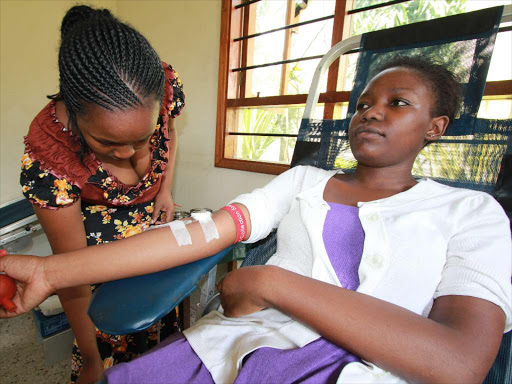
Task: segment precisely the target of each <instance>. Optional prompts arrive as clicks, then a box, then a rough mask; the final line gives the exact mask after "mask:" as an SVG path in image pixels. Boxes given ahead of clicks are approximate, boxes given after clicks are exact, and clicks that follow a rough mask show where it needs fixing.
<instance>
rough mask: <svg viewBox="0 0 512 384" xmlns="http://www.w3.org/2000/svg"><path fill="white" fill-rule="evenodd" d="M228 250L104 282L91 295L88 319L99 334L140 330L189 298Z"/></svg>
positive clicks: (120, 333) (126, 332)
mask: <svg viewBox="0 0 512 384" xmlns="http://www.w3.org/2000/svg"><path fill="white" fill-rule="evenodd" d="M231 248H232V247H229V248H226V249H224V250H223V251H221V252H219V253H217V254H215V255H213V256H210V257H208V258H206V259H202V260H198V261H195V262H193V263H190V264H186V265H181V266H179V267H176V268H171V269H168V270H166V271H161V272H156V273H151V274H149V275H142V276H136V277H130V278H127V279H121V280H116V281H111V282H108V283H105V284H103V285H101V286H100V287H99V288H98V289H97V290H96V291H95V292H94V294H93V296H92V299H91V303H90V305H89V309H88V314H89V317H90V318H91V320H92V322H93V323H94V324H95V325H96V327H98V329H99V330H100V331H102V332H106V333H109V334H111V335H125V334H129V333H134V332H138V331H142V330H144V329H146V328H148V327H150V326H151V325H152V324H154V323H155V322H156V321H158V320H160V319H161V318H162V317H163V316H165V315H166V314H167V313H169V312H170V311H171V310H172V309H173V308H175V307H176V306H177V305H178V304H179V303H180V302H181V301H182V300H183V299H185V298H186V297H187V296H188V295H190V294H191V293H192V292H193V291H194V290H195V288H196V285H197V283H198V281H199V280H200V279H201V277H202V276H203V275H205V274H206V273H208V271H209V270H210V269H211V268H213V267H214V266H215V265H217V263H218V262H219V261H221V260H222V259H223V258H224V257H225V256H226V254H227V253H228V252H229V251H230V250H231Z"/></svg>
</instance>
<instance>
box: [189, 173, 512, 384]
mask: <svg viewBox="0 0 512 384" xmlns="http://www.w3.org/2000/svg"><path fill="white" fill-rule="evenodd" d="M335 174H336V171H324V170H321V169H318V168H313V167H295V168H293V169H291V170H289V171H287V172H285V173H283V174H281V175H280V176H278V177H276V178H275V179H274V180H273V181H272V182H270V183H269V184H268V185H267V186H265V187H264V188H261V189H256V190H255V191H253V192H252V193H249V194H244V195H241V196H239V197H237V198H236V199H235V200H233V201H235V202H239V203H242V204H244V205H245V206H246V207H247V208H248V210H249V212H250V218H251V228H252V230H251V237H250V238H249V239H248V240H247V242H249V243H251V242H255V241H258V240H260V239H262V238H264V237H266V236H267V235H268V234H269V233H270V231H271V230H272V229H273V228H276V227H279V229H278V249H277V252H276V254H275V255H274V256H272V258H271V259H270V260H269V262H268V263H267V264H274V265H278V266H280V267H283V268H286V269H289V270H292V271H294V272H297V273H300V274H302V275H305V276H310V277H313V278H315V279H318V280H322V281H325V282H328V283H331V284H334V285H338V286H341V284H340V282H339V280H338V278H337V276H336V273H335V272H334V269H333V267H332V265H331V263H330V261H329V257H328V256H327V252H326V250H325V246H324V243H323V237H322V232H323V228H324V221H325V217H326V214H327V211H328V210H329V205H328V204H327V203H326V202H325V201H324V199H323V193H324V189H325V185H326V184H327V181H328V180H329V179H330V178H331V177H332V176H334V175H335ZM358 207H359V219H360V221H361V224H362V227H363V230H364V233H365V240H364V247H363V255H362V258H361V263H360V267H359V279H360V285H359V287H358V289H357V291H358V292H362V293H365V294H368V295H371V296H373V297H376V298H379V299H382V300H385V301H388V302H390V303H393V304H396V305H399V306H402V307H404V308H406V309H408V310H410V311H412V312H415V313H417V314H419V315H423V316H428V314H429V312H430V309H431V307H432V304H433V301H434V299H436V298H437V297H439V296H446V295H465V296H472V297H477V298H481V299H485V300H488V301H490V302H493V303H495V304H496V305H498V306H500V307H501V308H502V309H503V311H504V313H505V316H506V326H505V330H504V331H505V332H506V331H509V330H510V329H511V328H512V304H511V302H512V285H511V275H512V271H511V261H512V257H511V255H512V252H511V235H510V227H509V220H508V218H507V217H506V215H505V213H504V212H503V209H502V208H501V207H500V206H499V204H498V203H497V202H496V201H495V200H494V199H493V198H492V197H491V196H490V195H488V194H485V193H482V192H476V191H471V190H466V189H459V188H453V187H449V186H445V185H442V184H439V183H436V182H434V181H432V180H428V179H424V180H420V182H419V183H418V184H417V185H415V186H414V187H412V188H411V189H409V190H407V191H405V192H402V193H399V194H396V195H394V196H391V197H388V198H384V199H380V200H376V201H372V202H365V203H358ZM397 331H398V330H397ZM185 336H186V337H187V339H188V340H189V342H190V344H191V346H192V348H193V349H194V351H195V352H196V353H197V354H198V356H199V357H200V358H201V360H202V361H203V362H204V363H205V365H206V367H207V368H208V369H209V370H210V373H212V376H213V378H214V380H215V382H217V383H227V382H232V381H233V380H234V378H235V377H236V374H237V370H238V369H239V367H240V364H241V361H242V359H243V357H244V356H245V355H246V354H248V353H250V352H252V351H253V350H255V349H257V348H260V347H263V346H268V347H274V348H282V349H287V348H296V347H302V346H304V345H306V344H308V343H310V342H311V341H313V340H315V339H317V338H318V337H319V335H318V334H317V333H316V332H314V331H313V330H311V329H310V328H309V327H307V326H304V325H302V324H300V323H298V322H296V321H294V320H292V319H290V318H289V317H287V316H286V315H283V314H281V313H280V312H279V311H276V310H273V309H267V310H264V311H262V312H259V313H256V314H252V315H250V316H245V317H243V318H241V319H231V318H226V317H224V316H223V315H222V314H221V313H219V312H212V313H210V314H209V315H208V316H206V317H205V318H203V319H201V321H199V322H198V323H196V324H195V325H194V327H192V328H190V329H189V330H187V331H185ZM400 381H401V379H399V378H398V377H396V376H394V375H392V374H391V373H389V372H385V371H383V370H381V369H380V368H378V367H376V366H374V365H372V364H370V366H366V365H364V364H361V363H350V364H348V365H347V366H346V367H345V368H344V369H343V370H342V372H341V375H340V378H339V382H340V383H343V382H350V383H354V382H360V383H370V382H400Z"/></svg>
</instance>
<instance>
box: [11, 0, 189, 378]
mask: <svg viewBox="0 0 512 384" xmlns="http://www.w3.org/2000/svg"><path fill="white" fill-rule="evenodd" d="M59 74H60V90H59V92H58V93H57V94H56V95H53V96H50V97H49V98H50V99H51V101H50V103H49V104H48V105H47V106H46V107H44V108H43V110H42V111H41V112H40V113H39V114H38V115H37V116H36V117H35V119H34V121H33V122H32V124H31V126H30V130H29V133H28V135H27V136H26V138H25V145H26V149H25V154H24V156H23V159H22V172H21V180H20V182H21V185H22V187H23V193H24V195H25V196H26V198H27V199H29V200H30V201H31V202H32V203H33V205H34V209H35V212H36V215H37V217H38V219H39V221H40V222H41V224H42V226H43V229H44V231H45V232H46V235H47V237H48V240H49V242H50V245H51V247H52V250H53V252H54V253H62V252H67V251H72V250H75V249H79V248H83V247H86V246H90V245H96V244H101V243H108V242H111V241H114V240H117V239H123V238H126V237H130V236H132V235H135V234H138V233H141V232H143V231H144V230H145V229H147V228H148V227H149V226H150V225H151V224H152V223H159V222H168V221H170V220H172V218H173V216H174V202H173V199H172V196H171V186H172V176H173V170H174V162H175V153H176V139H177V135H176V131H175V129H174V118H175V117H176V116H178V115H179V114H180V112H181V109H182V108H183V106H184V94H183V86H182V83H181V81H180V79H179V78H178V74H177V73H176V71H174V69H173V68H172V67H171V66H170V65H167V64H165V63H163V62H161V60H160V58H159V57H158V54H157V53H156V52H155V51H154V49H153V48H152V47H151V45H150V44H149V43H148V41H147V40H146V39H145V38H144V37H143V36H142V35H141V34H140V33H139V32H137V31H136V30H135V29H133V28H132V27H130V26H129V25H127V24H125V23H122V22H121V21H119V20H118V19H117V18H115V17H114V16H113V15H112V14H111V13H110V12H109V11H108V10H106V9H94V8H90V7H88V6H83V5H82V6H75V7H73V8H71V9H70V10H69V11H68V12H67V13H66V15H65V16H64V19H63V21H62V26H61V46H60V50H59ZM58 295H59V297H60V300H61V302H62V305H63V307H64V309H65V311H66V314H67V317H68V319H69V322H70V324H71V326H72V329H73V331H74V333H75V336H76V340H75V343H74V347H73V357H72V377H71V382H75V381H77V380H78V382H79V383H89V382H95V381H97V380H98V379H99V378H101V377H102V375H103V369H104V368H107V367H109V366H111V365H113V364H116V363H118V362H127V361H130V360H131V359H132V358H133V357H135V356H137V355H139V354H140V353H141V352H144V351H145V350H146V349H147V348H148V347H151V346H154V345H156V344H157V343H158V341H159V339H163V338H164V337H166V336H167V335H169V334H171V333H173V332H174V331H176V330H178V329H179V314H178V310H177V309H176V310H175V311H171V313H170V314H169V315H167V316H166V317H165V318H164V319H162V322H161V323H160V324H158V325H154V326H153V327H151V328H150V329H149V330H147V331H145V332H141V333H140V334H134V335H124V336H113V335H107V334H104V333H101V332H100V331H98V330H97V329H95V327H94V325H93V324H92V322H91V320H90V319H89V317H88V316H87V313H86V312H87V307H88V303H89V300H90V296H91V288H90V286H88V285H86V286H80V287H74V288H68V289H63V290H60V291H59V292H58ZM79 375H80V377H79Z"/></svg>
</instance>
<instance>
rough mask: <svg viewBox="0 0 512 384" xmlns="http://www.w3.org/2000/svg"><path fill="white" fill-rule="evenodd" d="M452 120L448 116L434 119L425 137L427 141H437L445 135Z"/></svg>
mask: <svg viewBox="0 0 512 384" xmlns="http://www.w3.org/2000/svg"><path fill="white" fill-rule="evenodd" d="M449 123H450V118H449V117H448V116H437V117H434V118H433V119H432V120H431V122H430V128H429V130H428V131H427V134H426V135H425V141H427V142H429V141H436V140H438V139H439V138H440V137H441V136H443V135H444V132H445V131H446V128H447V127H448V124H449Z"/></svg>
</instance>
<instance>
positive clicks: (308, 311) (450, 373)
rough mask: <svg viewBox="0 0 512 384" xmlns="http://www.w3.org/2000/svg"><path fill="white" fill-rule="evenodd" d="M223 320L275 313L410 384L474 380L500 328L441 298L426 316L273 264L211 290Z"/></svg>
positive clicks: (498, 319) (498, 315) (493, 318)
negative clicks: (265, 311) (261, 312)
mask: <svg viewBox="0 0 512 384" xmlns="http://www.w3.org/2000/svg"><path fill="white" fill-rule="evenodd" d="M219 288H220V291H221V298H222V306H223V308H224V313H225V314H226V316H234V317H238V316H243V315H247V314H250V313H253V312H256V311H258V310H261V309H263V308H266V307H272V308H276V309H278V310H280V311H282V312H284V313H287V314H288V315H289V316H291V317H293V318H295V319H296V320H298V321H300V322H302V323H304V324H307V325H308V326H310V327H312V328H313V329H315V330H316V331H317V332H318V333H319V334H321V335H322V336H323V337H325V338H326V339H329V340H330V341H332V342H334V343H336V344H337V345H339V346H341V347H342V348H345V349H347V350H348V351H350V352H352V353H354V354H356V355H358V356H359V357H361V358H362V359H364V360H366V361H370V362H372V363H374V364H376V365H377V366H379V367H381V368H383V369H385V370H388V371H390V372H393V373H395V374H396V375H398V376H401V377H403V378H405V379H406V380H410V381H412V382H450V383H472V382H474V383H477V382H480V383H481V382H482V381H483V379H484V378H485V375H486V374H487V372H488V370H489V368H490V367H491V365H492V363H493V361H494V359H495V357H496V354H497V351H498V348H499V345H500V342H501V337H502V333H503V329H504V314H503V311H502V310H501V309H500V308H499V307H498V306H496V305H495V304H493V303H491V302H488V301H485V300H481V299H477V298H473V297H467V296H444V297H440V298H438V299H437V300H436V301H435V302H434V306H433V308H432V311H431V313H430V317H429V318H425V317H423V316H420V315H417V314H415V313H413V312H410V311H408V310H406V309H404V308H402V307H399V306H396V305H394V304H391V303H388V302H385V301H382V300H379V299H376V298H374V297H371V296H368V295H365V294H361V293H358V292H354V291H350V290H346V289H343V288H340V287H337V286H334V285H330V284H327V283H324V282H321V281H318V280H314V279H311V278H308V277H304V276H301V275H298V274H295V273H292V272H289V271H286V270H284V269H281V268H278V267H274V266H259V267H249V268H241V269H240V270H236V271H233V272H231V273H229V274H228V275H227V276H226V278H225V279H224V280H223V281H222V282H221V283H220V285H219Z"/></svg>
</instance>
